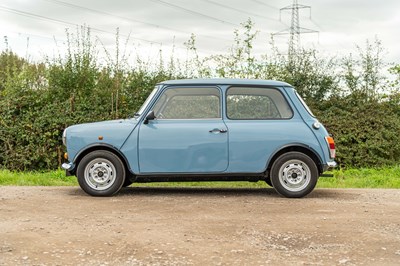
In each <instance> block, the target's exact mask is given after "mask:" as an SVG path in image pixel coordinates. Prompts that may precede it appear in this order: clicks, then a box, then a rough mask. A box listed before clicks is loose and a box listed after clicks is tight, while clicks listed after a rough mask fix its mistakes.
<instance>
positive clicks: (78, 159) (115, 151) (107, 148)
mask: <svg viewBox="0 0 400 266" xmlns="http://www.w3.org/2000/svg"><path fill="white" fill-rule="evenodd" d="M99 150H105V151H109V152H111V153H113V154H115V155H116V156H118V158H119V159H120V160H121V162H122V163H123V165H124V167H125V169H126V174H127V177H128V175H133V173H132V170H131V168H130V165H129V162H128V160H127V159H126V157H125V155H124V154H122V153H121V152H120V151H119V150H118V149H117V148H116V147H114V146H112V145H109V144H104V143H98V144H93V145H90V146H87V147H85V148H84V149H82V150H81V151H79V153H78V154H77V155H76V156H75V159H74V165H75V167H74V170H73V172H72V174H75V175H76V171H77V169H78V165H79V163H80V162H81V160H82V158H83V157H85V156H86V155H87V154H89V153H91V152H93V151H99Z"/></svg>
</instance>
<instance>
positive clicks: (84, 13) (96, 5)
mask: <svg viewBox="0 0 400 266" xmlns="http://www.w3.org/2000/svg"><path fill="white" fill-rule="evenodd" d="M298 2H299V4H303V5H309V6H311V7H312V8H311V19H310V18H309V10H306V9H305V10H301V11H300V26H301V27H305V28H308V29H312V30H316V31H319V34H303V35H301V44H302V45H303V46H306V47H315V48H316V49H318V50H319V51H321V52H322V53H323V54H327V55H336V54H337V55H343V54H348V53H350V52H355V51H356V49H355V46H356V45H360V46H364V45H365V41H366V39H370V40H374V38H375V36H376V37H377V38H378V39H380V40H381V41H382V43H383V46H384V48H385V49H386V52H387V54H386V61H388V62H396V63H400V45H399V41H400V37H399V36H400V1H399V0H386V1H372V0H318V1H317V0H299V1H298ZM291 4H292V0H281V1H278V0H224V1H218V0H114V1H106V0H0V31H1V36H7V40H8V43H9V46H10V47H11V49H12V50H14V51H16V52H17V53H19V54H21V55H25V54H26V53H28V54H29V55H30V56H31V57H33V58H34V59H40V58H41V57H42V56H43V55H51V54H53V53H55V52H57V50H63V49H64V48H63V47H64V46H63V42H64V41H65V39H66V35H65V28H70V29H71V31H72V32H74V31H75V28H76V26H75V25H83V24H86V25H88V26H90V27H91V28H92V29H93V35H96V36H97V37H98V39H99V40H101V42H102V43H103V45H104V46H106V47H107V48H110V49H113V48H111V47H113V46H114V44H115V32H116V28H119V29H120V34H121V37H122V39H124V38H126V36H128V35H130V39H129V40H130V41H129V46H128V49H131V50H132V51H136V53H141V55H142V56H143V57H146V56H149V57H151V56H154V55H156V54H157V53H158V51H159V49H160V47H162V49H163V51H164V53H165V54H168V53H169V52H170V51H171V49H172V48H171V47H172V45H173V43H175V45H176V53H182V54H183V53H184V45H183V43H184V42H185V41H186V40H188V39H189V37H190V34H191V33H194V34H195V35H196V36H197V48H198V51H199V53H200V54H201V55H210V54H216V53H222V52H224V51H227V49H228V48H229V47H230V46H231V45H232V43H233V41H232V40H233V31H234V29H235V28H239V27H240V26H239V25H240V23H242V22H244V21H246V20H247V19H248V18H249V17H250V18H251V19H252V21H253V22H254V23H255V29H257V30H259V31H260V33H259V35H258V37H257V40H256V43H255V52H256V53H265V52H268V50H267V48H266V47H267V44H268V42H269V40H270V34H271V33H274V32H278V31H282V30H285V29H286V28H288V25H290V19H291V18H290V15H291V14H290V13H289V12H282V16H281V20H280V19H279V15H280V11H279V9H280V8H282V7H285V6H288V5H291ZM27 37H29V43H28V42H27ZM288 38H289V36H288V35H285V36H280V37H278V36H276V37H275V40H276V44H277V45H278V47H279V49H280V50H281V51H282V53H285V52H286V51H287V42H288ZM55 40H56V41H57V44H58V46H59V48H57V45H56V41H55ZM123 41H124V40H123ZM5 48H6V44H5V42H4V41H3V40H2V41H1V42H0V50H4V49H5Z"/></svg>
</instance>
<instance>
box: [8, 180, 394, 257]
mask: <svg viewBox="0 0 400 266" xmlns="http://www.w3.org/2000/svg"><path fill="white" fill-rule="evenodd" d="M268 264H270V265H303V264H305V265H400V190H389V189H388V190H381V189H373V190H369V189H316V190H315V191H314V192H313V193H311V194H310V195H309V196H308V197H306V198H303V199H286V198H281V197H279V196H278V195H277V194H276V193H275V192H274V190H273V189H201V188H135V187H129V188H126V189H123V190H122V191H121V193H120V194H119V195H117V196H115V197H111V198H94V197H90V196H87V195H86V194H84V193H83V192H82V191H81V190H80V189H79V188H77V187H0V265H268Z"/></svg>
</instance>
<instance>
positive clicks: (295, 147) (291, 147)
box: [265, 143, 323, 174]
mask: <svg viewBox="0 0 400 266" xmlns="http://www.w3.org/2000/svg"><path fill="white" fill-rule="evenodd" d="M290 151H297V152H301V153H304V154H306V155H307V156H309V157H310V158H311V159H312V160H313V161H314V162H315V165H316V166H317V169H318V171H319V173H320V174H321V173H322V172H323V160H322V158H321V156H320V155H319V154H318V152H317V151H315V150H314V149H313V148H312V147H310V146H308V145H304V144H301V143H293V144H288V145H285V146H282V147H280V148H279V149H277V150H276V151H275V152H274V153H273V155H272V156H271V157H270V158H269V159H268V161H267V164H266V168H265V172H268V171H269V170H270V169H271V168H272V165H273V164H274V162H275V161H276V159H277V158H278V157H279V156H280V155H282V154H284V153H286V152H290Z"/></svg>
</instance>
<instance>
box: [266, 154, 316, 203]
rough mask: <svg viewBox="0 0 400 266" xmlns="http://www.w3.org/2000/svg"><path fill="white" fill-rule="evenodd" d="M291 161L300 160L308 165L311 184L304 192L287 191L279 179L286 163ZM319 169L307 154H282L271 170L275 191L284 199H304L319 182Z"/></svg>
mask: <svg viewBox="0 0 400 266" xmlns="http://www.w3.org/2000/svg"><path fill="white" fill-rule="evenodd" d="M289 160H300V161H302V162H303V163H305V164H307V166H308V167H309V168H310V172H311V176H310V182H309V184H308V185H307V186H306V187H305V188H304V189H302V190H300V191H290V190H288V189H286V188H285V187H284V186H283V185H282V184H281V181H280V178H279V174H280V173H279V170H280V168H281V167H282V165H283V164H284V163H286V162H287V161H289ZM318 176H319V174H318V168H317V166H316V164H315V162H314V161H313V160H312V159H311V158H310V157H309V156H307V155H306V154H304V153H301V152H288V153H285V154H282V155H281V156H279V157H278V159H276V161H275V162H274V164H273V165H272V168H271V182H272V185H273V186H274V188H275V190H276V191H277V192H278V193H279V194H281V195H282V196H284V197H288V198H302V197H304V196H306V195H308V194H309V193H310V192H311V191H313V190H314V188H315V186H316V184H317V181H318Z"/></svg>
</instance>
